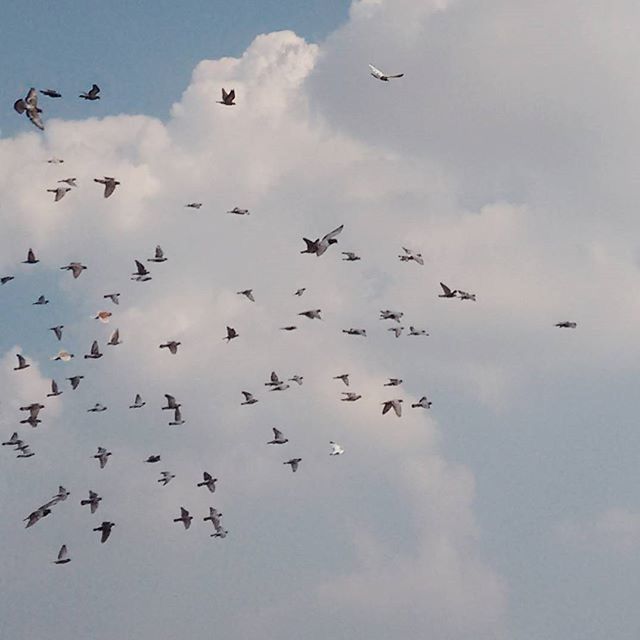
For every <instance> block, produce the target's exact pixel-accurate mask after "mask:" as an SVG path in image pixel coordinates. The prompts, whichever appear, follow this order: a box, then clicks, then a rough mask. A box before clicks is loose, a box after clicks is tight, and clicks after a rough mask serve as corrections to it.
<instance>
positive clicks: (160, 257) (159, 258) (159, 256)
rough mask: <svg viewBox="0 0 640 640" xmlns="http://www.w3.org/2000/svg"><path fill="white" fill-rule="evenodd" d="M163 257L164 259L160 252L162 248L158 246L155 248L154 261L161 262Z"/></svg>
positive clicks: (162, 253)
mask: <svg viewBox="0 0 640 640" xmlns="http://www.w3.org/2000/svg"><path fill="white" fill-rule="evenodd" d="M163 257H164V252H163V251H162V247H161V246H160V245H158V246H157V247H156V259H157V260H162V258H163Z"/></svg>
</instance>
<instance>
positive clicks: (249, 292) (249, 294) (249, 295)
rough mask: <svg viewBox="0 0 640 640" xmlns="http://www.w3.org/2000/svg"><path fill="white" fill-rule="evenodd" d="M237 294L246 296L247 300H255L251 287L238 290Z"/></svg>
mask: <svg viewBox="0 0 640 640" xmlns="http://www.w3.org/2000/svg"><path fill="white" fill-rule="evenodd" d="M237 294H238V295H239V296H245V297H247V298H248V299H249V300H251V302H255V301H256V299H255V298H254V297H253V289H245V290H244V291H238V292H237Z"/></svg>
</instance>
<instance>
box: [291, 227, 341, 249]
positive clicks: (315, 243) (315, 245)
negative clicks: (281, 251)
mask: <svg viewBox="0 0 640 640" xmlns="http://www.w3.org/2000/svg"><path fill="white" fill-rule="evenodd" d="M343 229H344V225H343V224H341V225H340V226H339V227H337V228H336V229H334V230H333V231H330V232H329V233H327V235H325V236H323V237H322V239H321V240H320V239H318V238H316V239H315V240H309V238H302V239H303V240H304V242H305V244H306V245H307V248H306V249H305V250H304V251H301V252H300V253H314V254H315V255H316V256H318V257H320V256H321V255H322V254H323V253H324V252H325V251H326V250H327V249H328V248H329V247H330V246H331V245H332V244H336V243H337V242H338V241H337V240H336V236H337V235H338V234H339V233H340V232H341V231H342V230H343Z"/></svg>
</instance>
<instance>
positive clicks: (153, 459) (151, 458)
mask: <svg viewBox="0 0 640 640" xmlns="http://www.w3.org/2000/svg"><path fill="white" fill-rule="evenodd" d="M142 462H149V463H151V464H153V463H154V462H160V456H159V455H158V454H155V455H152V456H149V457H148V458H147V459H146V460H143V461H142Z"/></svg>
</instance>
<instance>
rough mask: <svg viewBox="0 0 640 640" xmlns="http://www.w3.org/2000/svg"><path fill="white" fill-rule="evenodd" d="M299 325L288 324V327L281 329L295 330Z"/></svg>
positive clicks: (281, 329) (281, 328)
mask: <svg viewBox="0 0 640 640" xmlns="http://www.w3.org/2000/svg"><path fill="white" fill-rule="evenodd" d="M297 328H298V327H296V326H295V325H293V324H290V325H287V326H286V327H280V331H295V330H296V329H297Z"/></svg>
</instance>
